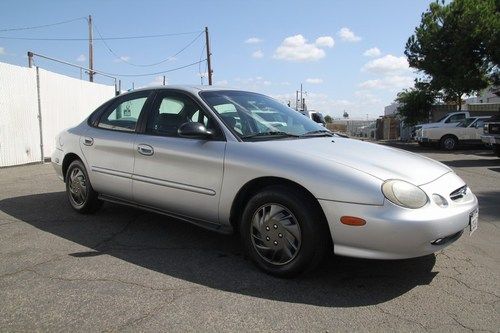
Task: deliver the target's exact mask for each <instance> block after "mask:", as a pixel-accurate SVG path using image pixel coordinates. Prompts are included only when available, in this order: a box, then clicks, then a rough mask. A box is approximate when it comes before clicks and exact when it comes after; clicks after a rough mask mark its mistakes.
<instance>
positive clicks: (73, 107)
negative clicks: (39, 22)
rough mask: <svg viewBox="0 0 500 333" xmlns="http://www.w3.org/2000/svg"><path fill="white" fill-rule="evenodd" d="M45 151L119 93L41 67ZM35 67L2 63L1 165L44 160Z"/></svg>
mask: <svg viewBox="0 0 500 333" xmlns="http://www.w3.org/2000/svg"><path fill="white" fill-rule="evenodd" d="M39 83H40V105H41V114H42V128H41V133H42V138H43V155H44V157H45V158H47V157H50V156H51V154H52V151H53V149H54V148H55V136H56V135H57V134H58V133H59V132H60V131H62V130H64V129H65V128H68V127H72V126H75V125H77V124H79V123H80V122H81V121H82V120H84V119H85V118H86V117H87V116H88V115H89V114H90V113H91V112H92V111H93V110H95V109H96V108H97V107H98V106H99V105H101V104H102V103H104V102H105V101H106V100H108V99H110V98H112V97H113V96H114V95H115V90H114V87H113V86H107V85H102V84H97V83H91V82H87V81H82V80H78V79H74V78H71V77H67V76H64V75H60V74H56V73H53V72H49V71H46V70H43V69H39ZM38 112H39V109H38V92H37V79H36V69H35V68H26V67H20V66H14V65H9V64H5V63H1V62H0V167H3V166H10V165H18V164H25V163H30V162H37V161H41V158H42V153H41V149H40V127H39V121H38Z"/></svg>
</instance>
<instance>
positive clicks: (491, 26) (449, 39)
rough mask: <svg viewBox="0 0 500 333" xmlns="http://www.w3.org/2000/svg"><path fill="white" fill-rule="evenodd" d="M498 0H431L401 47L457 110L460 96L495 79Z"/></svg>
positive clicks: (499, 58)
mask: <svg viewBox="0 0 500 333" xmlns="http://www.w3.org/2000/svg"><path fill="white" fill-rule="evenodd" d="M499 4H500V1H496V0H455V1H452V2H450V3H449V4H445V2H444V1H441V2H439V1H436V2H433V3H431V4H430V6H429V9H428V10H427V11H425V12H424V13H423V14H422V19H421V23H420V25H419V26H418V27H416V28H415V34H414V35H413V36H411V37H410V38H409V39H408V41H407V43H406V48H405V55H406V56H407V58H408V62H409V64H410V66H411V67H413V68H416V69H418V70H419V71H420V72H422V73H423V74H425V75H426V76H427V79H428V82H429V83H430V86H431V87H432V89H434V90H436V91H442V92H443V95H444V96H443V98H444V100H445V101H453V102H454V103H455V104H456V105H457V107H458V109H459V110H460V109H461V107H462V97H463V96H464V95H470V94H472V93H474V92H478V91H480V90H482V89H484V88H486V87H487V86H488V85H489V84H491V83H493V82H494V81H497V82H498V77H499V75H498V72H499V63H500V14H499V8H500V5H499Z"/></svg>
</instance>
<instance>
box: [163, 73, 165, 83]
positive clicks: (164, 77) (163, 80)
mask: <svg viewBox="0 0 500 333" xmlns="http://www.w3.org/2000/svg"><path fill="white" fill-rule="evenodd" d="M163 85H165V75H163Z"/></svg>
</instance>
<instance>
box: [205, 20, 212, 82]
mask: <svg viewBox="0 0 500 333" xmlns="http://www.w3.org/2000/svg"><path fill="white" fill-rule="evenodd" d="M205 43H206V45H207V67H208V85H209V86H211V85H212V63H211V60H210V56H211V55H212V53H210V39H209V38H208V27H205Z"/></svg>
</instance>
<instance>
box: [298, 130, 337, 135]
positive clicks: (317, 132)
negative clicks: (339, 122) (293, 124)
mask: <svg viewBox="0 0 500 333" xmlns="http://www.w3.org/2000/svg"><path fill="white" fill-rule="evenodd" d="M325 135H326V136H333V133H332V132H330V131H329V130H315V131H310V132H306V133H304V134H302V135H301V137H307V136H325Z"/></svg>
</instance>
